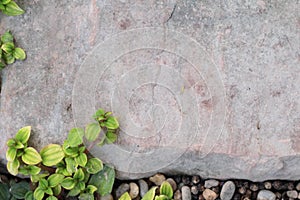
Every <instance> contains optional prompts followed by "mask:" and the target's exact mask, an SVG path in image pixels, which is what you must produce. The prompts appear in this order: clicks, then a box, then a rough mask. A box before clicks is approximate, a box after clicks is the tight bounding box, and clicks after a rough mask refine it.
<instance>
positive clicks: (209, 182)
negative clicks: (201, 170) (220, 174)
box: [204, 179, 219, 189]
mask: <svg viewBox="0 0 300 200" xmlns="http://www.w3.org/2000/svg"><path fill="white" fill-rule="evenodd" d="M218 185H219V181H217V180H214V179H209V180H206V181H205V182H204V187H205V188H208V189H210V188H212V187H216V186H218Z"/></svg>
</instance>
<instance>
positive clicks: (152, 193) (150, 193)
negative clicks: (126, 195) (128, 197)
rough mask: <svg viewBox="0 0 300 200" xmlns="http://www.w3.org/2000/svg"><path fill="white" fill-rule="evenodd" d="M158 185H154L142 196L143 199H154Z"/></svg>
mask: <svg viewBox="0 0 300 200" xmlns="http://www.w3.org/2000/svg"><path fill="white" fill-rule="evenodd" d="M156 189H157V187H152V188H151V189H150V190H149V191H148V192H147V193H146V194H145V195H144V197H143V198H142V200H153V199H154V196H155V191H156Z"/></svg>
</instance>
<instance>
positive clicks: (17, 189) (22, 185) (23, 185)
mask: <svg viewBox="0 0 300 200" xmlns="http://www.w3.org/2000/svg"><path fill="white" fill-rule="evenodd" d="M29 190H30V186H29V183H28V182H27V181H21V182H19V183H16V184H14V185H13V186H12V187H11V188H10V193H11V194H12V195H13V196H14V197H15V198H17V199H24V198H25V195H26V193H27V192H28V191H29Z"/></svg>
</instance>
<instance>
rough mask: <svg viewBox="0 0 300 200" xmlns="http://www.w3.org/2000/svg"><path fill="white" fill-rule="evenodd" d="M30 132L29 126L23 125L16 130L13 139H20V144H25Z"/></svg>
mask: <svg viewBox="0 0 300 200" xmlns="http://www.w3.org/2000/svg"><path fill="white" fill-rule="evenodd" d="M30 132H31V126H25V127H23V128H21V129H20V130H19V131H18V132H17V134H16V137H15V139H16V140H18V141H20V142H21V143H22V144H26V143H27V142H28V140H29V137H30Z"/></svg>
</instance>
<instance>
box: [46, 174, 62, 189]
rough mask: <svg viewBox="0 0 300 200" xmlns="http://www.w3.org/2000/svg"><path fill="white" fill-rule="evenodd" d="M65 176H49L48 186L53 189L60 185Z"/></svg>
mask: <svg viewBox="0 0 300 200" xmlns="http://www.w3.org/2000/svg"><path fill="white" fill-rule="evenodd" d="M64 178H65V176H64V175H62V174H52V175H51V176H49V178H48V179H47V180H48V184H49V187H52V188H53V187H55V186H57V185H58V184H60V183H61V182H62V181H63V180H64Z"/></svg>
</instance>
